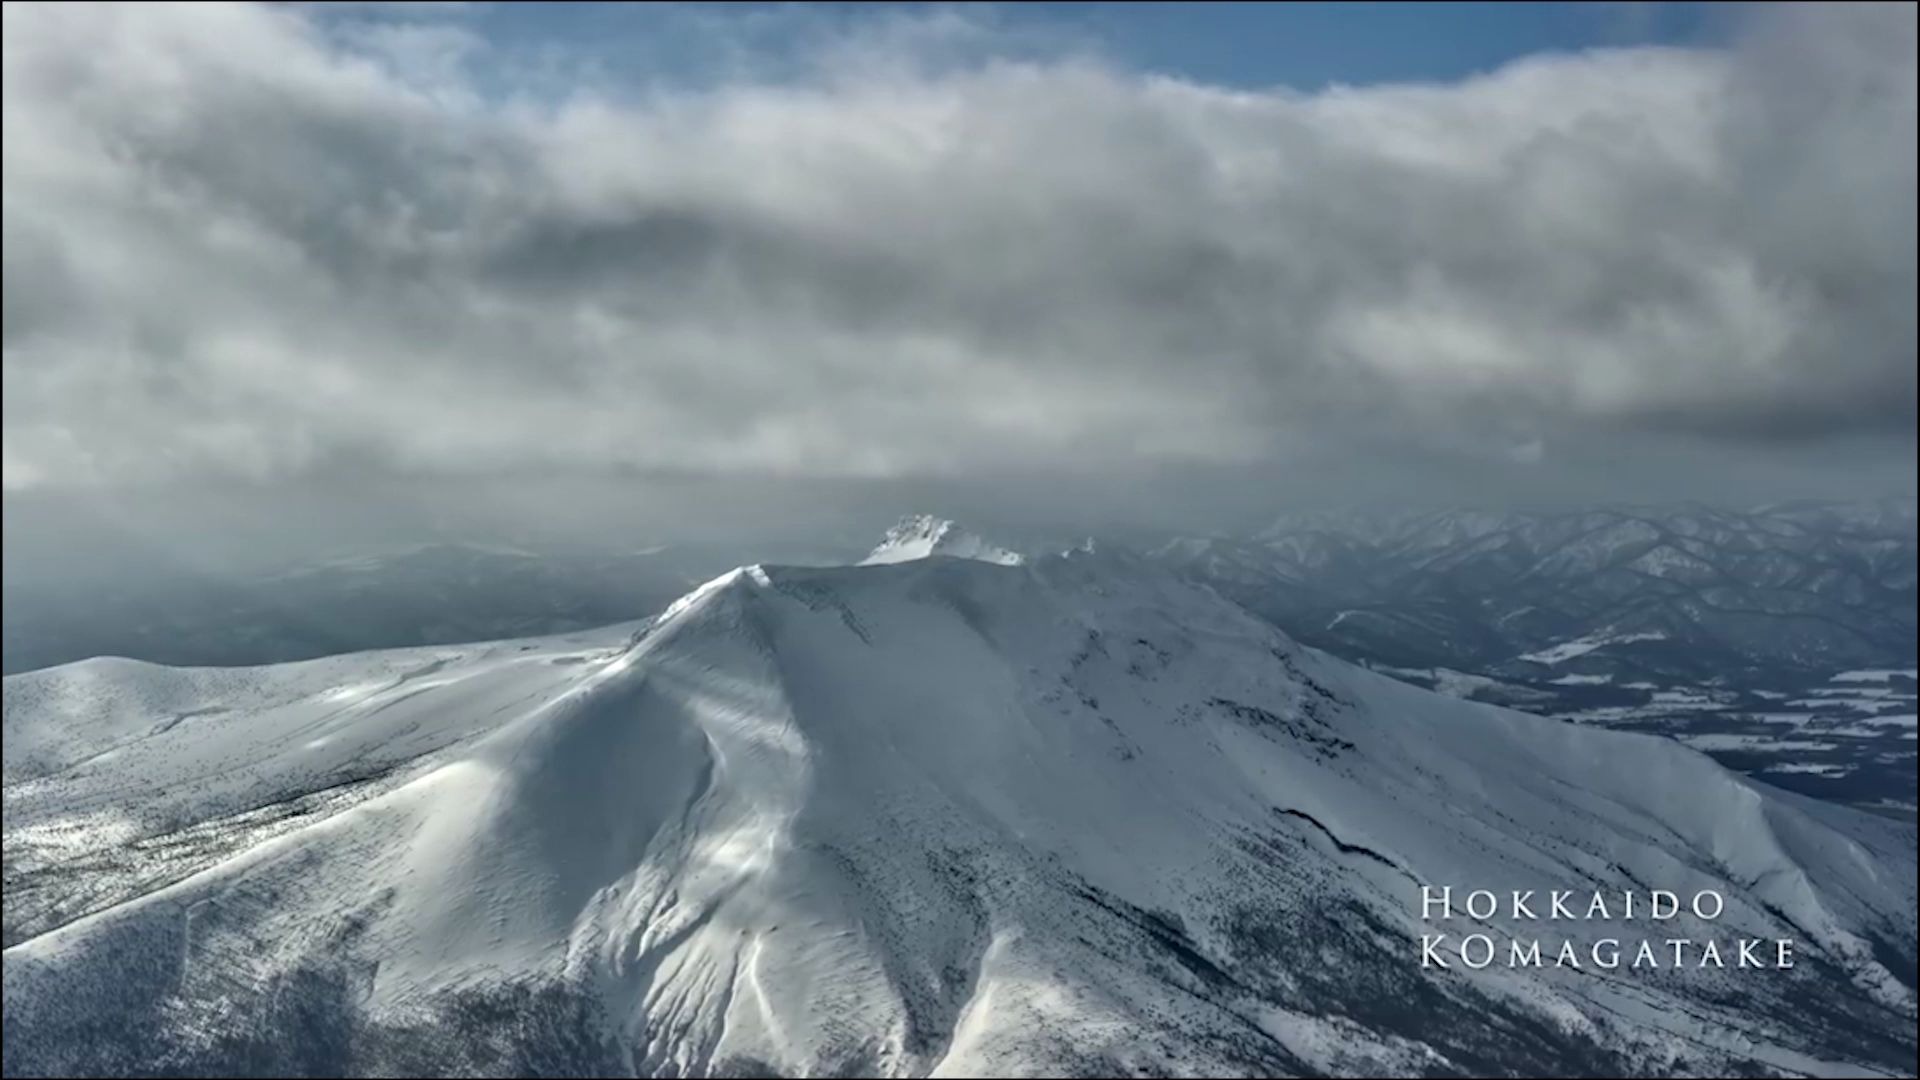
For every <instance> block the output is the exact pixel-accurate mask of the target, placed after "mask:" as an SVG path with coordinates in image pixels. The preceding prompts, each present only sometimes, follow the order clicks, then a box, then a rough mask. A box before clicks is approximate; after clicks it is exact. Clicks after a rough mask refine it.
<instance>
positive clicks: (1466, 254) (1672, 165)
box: [4, 4, 1916, 489]
mask: <svg viewBox="0 0 1920 1080" xmlns="http://www.w3.org/2000/svg"><path fill="white" fill-rule="evenodd" d="M1914 11H1915V9H1914V7H1913V6H1912V5H1908V4H1898V5H1887V6H1849V5H1819V6H1816V7H1808V8H1793V9H1782V10H1777V11H1774V12H1771V13H1770V14H1768V15H1767V16H1766V17H1765V21H1764V22H1762V23H1760V24H1757V25H1756V26H1754V27H1753V28H1752V30H1751V32H1750V33H1749V34H1747V35H1745V36H1744V37H1743V38H1742V39H1741V40H1740V41H1739V42H1738V43H1736V44H1735V45H1733V46H1731V47H1729V48H1727V49H1723V50H1677V49H1650V48H1641V49H1630V50H1616V51H1606V52H1595V53H1589V54H1583V55H1558V56H1542V57H1536V58H1531V59H1526V60H1522V61H1520V62H1517V63H1515V64H1512V65H1510V66H1508V67H1506V68H1504V69H1502V70H1500V71H1497V72H1494V73H1491V74H1488V75H1486V76H1483V77H1479V78H1474V79H1471V80H1468V81H1464V82H1460V83H1455V84H1447V85H1419V86H1383V87H1367V88H1358V89H1331V90H1327V91H1324V92H1319V93H1313V94H1305V93H1297V92H1291V91H1275V92H1267V93H1249V92H1241V91H1234V90H1228V89H1223V88H1217V87H1210V86H1203V85H1194V84H1192V83H1189V82H1182V81H1178V80H1172V79H1166V78H1157V77H1149V76H1144V75H1140V74H1135V73H1128V72H1124V71H1118V70H1114V69H1111V68H1108V67H1103V66H1101V65H1099V64H1095V63H1091V62H1086V61H1080V60H1076V59H1073V58H1072V57H1071V56H1070V55H1062V56H1058V57H1057V58H1054V59H1032V58H1028V59H1022V60H1019V61H1017V62H1015V61H1000V62H995V61H992V60H990V59H988V60H984V61H981V62H969V63H962V64H954V63H940V64H923V63H919V62H917V57H919V56H920V55H921V53H923V52H926V51H928V50H937V49H938V47H939V44H940V41H941V40H942V39H943V37H944V36H946V35H951V34H958V35H963V36H964V35H966V34H969V33H971V32H972V31H971V30H970V29H969V28H968V27H966V26H964V25H961V26H956V25H953V24H952V20H953V18H954V17H953V16H952V15H950V14H948V15H943V16H941V17H940V18H939V19H937V20H933V21H932V22H930V23H929V24H927V25H924V26H920V27H918V28H917V29H916V30H914V32H912V33H908V32H905V31H903V30H902V28H901V27H900V26H899V25H895V26H892V27H891V28H890V29H889V31H888V32H887V33H886V34H885V35H882V37H881V38H880V39H879V40H880V41H882V42H884V47H883V46H882V45H876V44H875V43H874V42H873V41H865V42H863V41H862V40H860V39H857V38H856V39H855V40H853V41H851V42H846V41H842V42H839V43H837V44H835V45H833V46H832V49H833V57H834V60H835V63H834V65H833V66H831V67H830V68H822V69H821V73H820V74H819V75H818V76H817V77H809V78H800V79H793V78H784V79H781V80H779V81H777V82H776V81H764V82H753V81H743V82H734V83H726V82H723V83H721V84H720V85H718V86H709V87H705V88H702V89H699V90H680V91H673V90H668V89H658V90H653V91H649V92H646V93H616V92H612V91H605V92H599V91H596V90H595V89H594V88H592V87H590V86H588V85H586V84H584V83H583V84H582V85H581V86H580V87H578V88H577V92H575V93H572V94H569V95H567V96H566V97H564V98H561V99H558V100H555V99H553V98H551V97H533V96H518V95H515V94H513V93H512V92H510V88H509V89H508V90H505V91H503V90H502V89H501V87H500V86H499V85H497V84H498V83H499V82H500V80H501V78H502V77H503V76H502V73H503V72H512V71H515V70H521V69H522V68H524V67H525V66H526V65H525V63H524V61H525V59H526V58H525V57H518V56H514V55H512V54H511V53H510V52H508V51H503V50H505V46H503V45H502V44H501V43H490V42H488V41H485V40H483V39H481V38H479V37H476V36H475V35H474V34H473V33H471V32H470V31H469V30H467V29H466V28H465V27H464V25H463V24H462V23H461V22H460V21H459V20H431V21H426V22H415V23H408V22H404V21H402V22H393V21H386V22H382V23H380V24H353V23H336V24H332V25H322V24H319V23H316V22H315V21H314V18H315V17H314V16H312V15H310V14H308V13H304V12H303V11H302V10H300V9H295V8H280V9H265V8H251V7H220V6H192V7H187V8H168V7H165V6H162V5H147V4H138V5H116V6H111V7H107V8H98V9H87V8H83V7H78V6H75V5H54V4H44V5H9V6H7V7H6V9H5V26H4V34H5V113H4V133H5V134H4V141H5V143H4V145H5V155H4V158H5V160H4V180H5V206H4V230H5V319H4V329H5V447H4V449H5V474H6V484H7V486H8V487H9V488H11V489H19V488H26V487H34V486H53V487H59V486H67V485H74V484H85V483H96V482H100V483H127V482H135V483H140V482H146V481H150V480H160V479H168V478H181V477H185V478H207V477H219V478H230V477H235V476H238V477H266V478H277V477H288V476H301V475H315V474H326V473H329V472H337V471H340V470H355V469H362V470H364V469H371V470H375V471H377V472H381V473H391V474H430V475H432V474H446V473H459V474H482V475H485V474H488V473H491V472H501V471H524V470H552V469H558V470H568V469H586V470H598V469H605V468H631V469H640V470H655V471H668V472H673V473H676V474H693V475H702V474H715V475H725V474H755V475H764V474H768V473H772V474H788V475H793V476H798V477H812V478H821V477H903V476H919V475H932V476H948V477H951V476H956V475H961V476H964V475H969V474H980V475H989V474H999V473H1005V472H1008V471H1011V470H1026V469H1059V470H1062V471H1068V472H1070V471H1080V472H1085V471H1087V470H1101V471H1110V472H1119V473H1125V472H1126V471H1127V470H1128V469H1135V468H1137V469H1139V470H1141V471H1142V475H1146V474H1148V473H1152V474H1154V475H1161V474H1164V473H1166V472H1168V471H1169V470H1172V471H1176V472H1177V471H1179V470H1182V469H1187V468H1192V467H1204V466H1222V467H1228V468H1232V469H1245V468H1260V467H1273V468H1281V469H1284V468H1285V467H1287V465H1288V463H1290V462H1307V461H1325V460H1328V459H1331V458H1338V457H1342V456H1343V455H1346V454H1347V452H1348V451H1349V450H1350V451H1351V455H1354V456H1361V457H1364V459H1365V460H1367V461H1377V462H1379V463H1380V465H1379V467H1380V468H1382V469H1389V468H1394V467H1396V464H1395V463H1396V462H1405V461H1409V460H1421V461H1429V462H1430V461H1432V460H1436V459H1446V460H1450V459H1453V458H1458V459H1460V460H1463V461H1468V462H1471V461H1476V460H1478V461H1497V462H1499V463H1500V465H1499V468H1500V469H1501V470H1505V471H1512V470H1513V469H1520V470H1523V471H1524V470H1532V471H1534V472H1543V471H1544V474H1545V475H1549V476H1551V475H1553V473H1552V470H1553V469H1555V468H1556V464H1557V463H1560V462H1563V461H1565V460H1567V459H1569V458H1574V457H1577V458H1579V459H1580V462H1581V465H1580V468H1582V469H1591V468H1592V467H1593V463H1594V462H1595V461H1603V460H1605V459H1606V457H1607V453H1608V451H1607V448H1608V447H1609V446H1627V445H1632V446H1634V447H1635V450H1634V454H1633V460H1635V461H1636V462H1640V463H1642V466H1641V467H1649V466H1645V465H1644V463H1645V462H1646V461H1647V460H1648V459H1649V458H1650V457H1651V458H1653V459H1655V460H1658V459H1659V455H1658V454H1650V453H1649V452H1648V451H1647V450H1646V447H1647V446H1648V445H1652V444H1659V445H1669V444H1670V445H1671V446H1672V447H1673V448H1674V449H1673V450H1672V458H1673V460H1674V462H1676V463H1684V462H1685V461H1688V460H1692V461H1698V462H1716V461H1721V460H1724V459H1725V457H1726V456H1727V455H1728V454H1730V453H1738V452H1743V451H1744V450H1745V449H1746V448H1753V449H1758V450H1762V451H1764V452H1766V453H1773V454H1779V453H1789V454H1790V453H1793V452H1795V451H1793V450H1792V449H1791V448H1792V447H1796V446H1802V447H1804V446H1818V447H1820V449H1818V450H1817V451H1808V453H1809V454H1810V455H1811V456H1809V457H1808V458H1807V459H1806V460H1808V461H1818V462H1822V463H1834V464H1833V468H1834V469H1835V474H1836V475H1838V474H1839V473H1841V472H1844V471H1846V470H1850V469H1856V468H1857V467H1858V466H1859V464H1860V462H1861V460H1863V459H1862V458H1861V457H1860V456H1859V455H1855V454H1851V453H1841V454H1836V453H1835V452H1834V451H1833V449H1832V447H1834V446H1838V445H1843V444H1844V445H1846V446H1860V447H1864V448H1865V449H1862V450H1860V451H1859V454H1864V455H1868V456H1872V455H1879V456H1880V457H1881V458H1883V459H1884V458H1886V457H1887V456H1888V455H1890V454H1904V455H1907V456H1909V457H1910V455H1911V453H1912V445H1913V437H1914V429H1915V405H1914V399H1915V316H1914V299H1913V298H1914V295H1915V234H1916V221H1915V183H1916V179H1915V130H1916V106H1915V81H1916V80H1915V44H1914V43H1915V14H1914ZM970 40H971V39H970ZM552 59H553V58H552V57H547V58H546V61H547V66H546V68H545V69H543V70H547V71H548V72H549V73H550V71H551V68H552ZM479 76H485V77H484V78H482V77H479ZM1703 447H1704V448H1708V449H1706V450H1702V449H1701V448H1703ZM1782 447H1786V448H1788V449H1786V450H1782V449H1780V448H1782ZM1688 448H1692V449H1688ZM1882 463H1883V464H1884V461H1883V462H1882ZM1674 467H1682V466H1681V465H1680V464H1676V465H1675V466H1674ZM1699 467H1700V468H1702V469H1707V468H1710V466H1709V465H1701V466H1699ZM1809 467H1811V466H1809ZM1819 467H1821V468H1824V467H1827V466H1826V465H1825V464H1822V465H1820V466H1819ZM1567 475H1568V476H1569V477H1570V478H1571V477H1573V476H1574V475H1575V472H1574V471H1571V470H1570V471H1569V472H1568V473H1567ZM1711 482H1712V481H1711V477H1710V476H1707V475H1703V476H1702V479H1701V483H1702V484H1704V485H1710V484H1711Z"/></svg>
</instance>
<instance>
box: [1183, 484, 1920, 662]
mask: <svg viewBox="0 0 1920 1080" xmlns="http://www.w3.org/2000/svg"><path fill="white" fill-rule="evenodd" d="M1917 552H1920V542H1917V541H1916V533H1915V512H1914V502H1913V500H1911V499H1890V500H1885V501H1882V502H1877V503H1832V504H1790V505H1782V506H1771V507H1763V508H1759V509H1756V510H1751V511H1745V512H1736V511H1730V510H1723V509H1715V508H1710V507H1702V506H1693V505H1681V506H1665V507H1637V508H1616V509H1606V508H1596V509H1589V510H1580V511H1570V512H1564V513H1536V514H1524V513H1489V512H1484V511H1445V512H1425V513H1414V512H1398V513H1378V514H1367V513H1342V514H1332V513H1322V514H1302V515H1296V516H1290V517H1285V518H1281V519H1280V520H1278V521H1276V522H1274V523H1273V524H1272V525H1270V526H1268V527H1267V528H1266V529H1264V530H1263V531H1261V532H1260V533H1258V534H1257V535H1254V536H1251V537H1238V538H1183V539H1178V540H1174V541H1172V542H1171V543H1168V544H1166V545H1165V546H1164V547H1162V548H1161V549H1160V550H1159V552H1158V555H1159V557H1160V558H1161V559H1162V561H1164V562H1165V563H1167V564H1168V565H1169V566H1172V567H1174V568H1177V569H1179V570H1181V571H1183V572H1186V573H1190V574H1193V575H1194V576H1196V577H1198V578H1200V579H1202V580H1205V581H1208V582H1210V583H1212V584H1214V585H1216V586H1218V587H1220V588H1221V589H1222V590H1223V591H1225V592H1227V593H1228V594H1229V595H1231V596H1232V597H1234V598H1235V599H1237V600H1239V601H1241V602H1242V603H1245V604H1246V605H1248V606H1249V607H1251V608H1253V609H1254V610H1256V611H1257V612H1259V613H1260V614H1262V615H1264V616H1267V617H1268V618H1270V619H1273V620H1274V621H1275V622H1277V623H1279V624H1280V625H1281V626H1282V627H1284V628H1285V629H1287V630H1288V632H1289V633H1291V634H1293V635H1294V636H1295V637H1297V638H1299V639H1300V640H1303V641H1308V642H1311V643H1313V644H1316V645H1320V646H1322V647H1325V648H1328V649H1331V650H1334V651H1336V652H1339V653H1341V654H1342V655H1346V656H1349V657H1352V658H1365V659H1370V660H1375V661H1378V662H1380V663H1385V664H1393V665H1400V666H1410V667H1428V666H1445V667H1450V668H1455V669H1459V670H1466V671H1475V672H1485V673H1489V674H1496V675H1508V676H1513V677H1517V678H1530V677H1534V676H1538V675H1547V676H1548V677H1551V676H1552V675H1559V674H1564V673H1565V672H1564V671H1556V672H1552V673H1547V672H1545V670H1544V669H1545V668H1547V667H1552V666H1553V665H1554V661H1553V660H1551V659H1542V657H1548V658H1551V657H1554V656H1561V655H1562V653H1559V652H1556V647H1560V646H1564V645H1566V644H1567V643H1574V642H1592V641H1599V640H1601V639H1614V640H1613V641H1612V642H1611V643H1610V644H1609V646H1608V647H1605V648H1596V649H1587V650H1584V651H1583V652H1581V653H1578V654H1577V655H1579V656H1580V657H1581V658H1582V661H1581V663H1580V664H1579V665H1576V667H1575V670H1576V671H1582V672H1585V673H1589V674H1600V673H1605V674H1610V675H1613V676H1615V677H1616V678H1617V679H1618V680H1619V681H1623V682H1624V681H1628V680H1630V679H1634V678H1655V679H1663V680H1666V679H1679V678H1691V679H1693V680H1694V681H1696V682H1703V683H1704V682H1706V681H1708V680H1711V679H1719V680H1722V681H1725V680H1728V679H1738V678H1741V677H1755V678H1767V677H1775V676H1779V675H1781V674H1784V673H1793V672H1798V673H1803V674H1804V673H1810V674H1817V675H1820V676H1822V677H1824V676H1826V675H1829V674H1831V673H1833V672H1835V671H1841V670H1845V669H1847V668H1866V667H1884V666H1900V665H1904V664H1907V663H1910V662H1911V661H1912V658H1913V655H1914V651H1915V647H1916V641H1920V637H1917V636H1916V629H1915V627H1916V622H1915V609H1916V598H1920V592H1916V581H1915V571H1916V565H1917V558H1920V556H1917ZM1616 645H1617V646H1633V647H1614V646H1616ZM1564 658H1566V659H1571V658H1572V656H1571V655H1566V656H1564Z"/></svg>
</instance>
